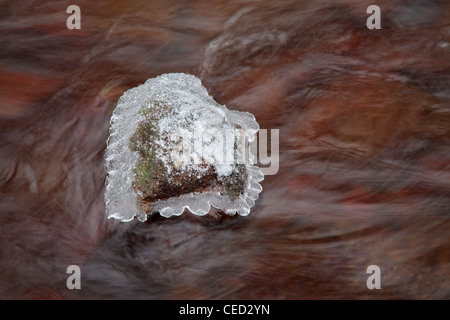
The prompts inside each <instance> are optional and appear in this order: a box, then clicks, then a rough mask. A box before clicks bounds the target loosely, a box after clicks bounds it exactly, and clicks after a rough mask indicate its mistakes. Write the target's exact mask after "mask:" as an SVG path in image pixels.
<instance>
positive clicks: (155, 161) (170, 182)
mask: <svg viewBox="0 0 450 320" xmlns="http://www.w3.org/2000/svg"><path fill="white" fill-rule="evenodd" d="M258 130H259V125H258V123H257V122H256V120H255V117H254V116H253V115H252V114H250V113H247V112H240V111H234V110H228V109H227V108H226V107H225V106H222V105H220V104H218V103H217V102H216V101H215V100H214V99H213V98H212V97H211V96H210V95H209V94H208V92H207V90H206V89H205V88H204V87H203V86H202V84H201V82H200V80H199V79H198V78H196V77H195V76H192V75H187V74H181V73H180V74H164V75H161V76H159V77H156V78H153V79H149V80H147V82H145V84H143V85H140V86H138V87H136V88H133V89H130V90H128V91H127V92H125V93H124V95H123V96H122V97H121V98H120V99H119V103H118V105H117V107H116V109H115V110H114V112H113V115H112V117H111V126H110V136H109V139H108V144H107V148H106V152H105V159H106V170H107V173H108V176H107V179H106V191H105V202H106V214H107V216H108V217H109V218H114V219H117V220H120V221H130V220H132V219H133V218H134V217H135V216H137V217H138V218H139V220H141V221H145V220H146V217H147V214H151V213H153V212H159V213H160V214H161V215H162V216H164V217H170V216H172V215H180V214H182V213H183V212H184V211H185V210H186V209H187V210H189V211H190V212H192V213H194V214H197V215H205V214H207V213H208V212H209V210H210V209H211V206H214V207H216V208H217V209H220V210H222V211H223V212H225V213H226V214H229V215H233V214H235V213H238V214H240V215H247V214H248V213H249V212H250V208H251V207H252V206H253V205H254V204H255V200H256V199H257V198H258V195H259V193H260V192H261V191H262V187H261V186H260V184H259V183H258V182H260V181H262V180H263V178H264V177H263V174H262V173H261V170H260V169H259V168H258V167H257V166H255V165H253V162H254V161H253V160H254V156H253V155H252V153H251V152H249V148H248V146H249V142H251V141H253V140H254V139H255V135H256V133H257V132H258Z"/></svg>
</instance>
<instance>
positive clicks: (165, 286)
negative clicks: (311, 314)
mask: <svg viewBox="0 0 450 320" xmlns="http://www.w3.org/2000/svg"><path fill="white" fill-rule="evenodd" d="M377 2H378V5H379V6H380V7H381V11H382V20H381V25H382V28H381V29H380V30H369V29H367V27H366V19H367V18H368V16H369V15H368V14H367V13H366V9H367V7H368V6H369V5H371V4H372V1H366V0H364V1H355V0H343V1H326V0H323V1H320V0H317V1H293V0H288V1H284V0H283V1H206V0H198V1H175V0H170V1H167V0H164V1H163V0H161V1H130V2H123V1H89V2H88V1H78V2H77V3H78V5H79V6H80V8H81V29H80V30H68V29H67V28H66V19H67V18H68V16H69V15H68V14H67V13H66V8H67V3H66V2H64V1H32V2H31V1H0V39H1V44H2V45H1V49H0V298H13V299H15V298H35V299H52V298H54V299H57V298H62V299H72V298H110V299H114V298H131V299H133V298H150V299H172V298H178V299H180V298H189V299H194V298H199V299H202V298H240V299H263V298H264V299H312V298H332V299H335V298H360V299H371V298H375V299H377V298H402V299H405V298H406V299H408V298H416V299H417V298H434V299H437V298H439V299H443V298H444V299H445V298H447V299H448V298H449V297H450V285H449V272H450V232H449V227H450V197H449V194H450V3H449V2H448V1H437V0H436V1H422V0H411V1H406V0H394V1H377ZM168 72H185V73H191V74H194V75H196V76H197V77H199V78H200V79H201V80H202V82H203V85H204V86H205V87H206V88H207V90H208V92H209V93H210V94H212V95H213V96H214V97H215V99H216V100H217V101H218V102H220V103H221V104H226V105H227V106H228V108H230V109H235V110H242V111H249V112H251V113H253V114H254V115H255V117H256V119H257V120H258V122H259V124H260V126H261V128H264V129H279V130H280V131H279V133H280V146H279V148H280V153H279V158H280V162H279V163H280V167H279V171H278V173H277V174H276V175H270V176H266V178H265V180H264V181H263V182H262V186H263V188H264V190H263V192H262V193H261V195H260V198H259V199H258V201H257V202H256V205H255V207H253V208H252V211H251V213H250V215H249V216H247V217H241V216H235V217H232V218H230V219H224V220H223V221H216V220H215V219H214V218H210V217H197V216H194V215H189V214H184V215H182V216H180V217H172V218H170V219H166V218H163V217H158V216H154V217H152V218H151V219H149V220H148V221H146V222H144V223H142V222H139V221H137V220H135V221H133V222H130V223H123V224H120V223H118V222H116V221H112V220H108V219H106V216H105V204H104V200H103V194H104V191H105V176H106V172H105V169H104V158H103V156H104V151H105V147H106V139H107V137H108V128H109V120H110V116H111V113H112V111H113V109H114V108H115V106H116V104H117V100H118V98H119V97H120V96H121V95H122V94H123V92H124V91H126V90H128V89H130V88H132V87H135V86H137V85H139V84H142V83H144V82H145V81H146V80H147V79H148V78H151V77H155V76H157V75H160V74H162V73H168ZM69 265H78V266H80V268H81V279H82V284H81V285H82V289H81V290H68V289H67V287H66V279H67V277H68V276H69V275H68V274H67V273H66V269H67V266H69ZM370 265H378V266H379V267H380V269H381V287H382V289H381V290H369V289H368V288H367V287H366V280H367V278H368V276H369V274H367V273H366V270H367V267H368V266H370Z"/></svg>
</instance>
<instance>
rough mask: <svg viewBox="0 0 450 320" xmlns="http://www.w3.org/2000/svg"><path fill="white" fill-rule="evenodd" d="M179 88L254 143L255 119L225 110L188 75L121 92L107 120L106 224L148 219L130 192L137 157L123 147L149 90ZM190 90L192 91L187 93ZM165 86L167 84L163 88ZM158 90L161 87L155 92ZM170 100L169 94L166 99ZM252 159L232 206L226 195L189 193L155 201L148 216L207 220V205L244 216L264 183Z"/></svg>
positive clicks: (138, 119) (155, 80)
mask: <svg viewBox="0 0 450 320" xmlns="http://www.w3.org/2000/svg"><path fill="white" fill-rule="evenodd" d="M177 83H178V86H179V87H181V88H182V89H186V87H187V85H189V91H190V92H191V93H192V92H193V90H194V89H196V90H197V91H195V92H194V93H195V94H196V95H199V96H200V98H201V99H202V100H205V101H207V102H208V103H210V104H211V106H212V107H216V108H217V107H218V108H220V109H221V110H220V111H222V112H221V113H224V114H225V116H226V117H227V119H228V120H229V121H230V122H231V123H236V124H239V125H240V126H241V127H242V128H243V129H244V130H246V131H245V132H246V133H247V137H248V141H249V142H251V141H253V140H254V139H255V136H256V133H257V132H258V130H259V125H258V123H257V122H256V119H255V117H254V116H253V115H252V114H251V113H248V112H241V111H236V110H229V109H227V108H226V107H225V106H221V105H219V104H218V103H217V102H216V101H215V100H214V99H213V98H212V97H211V96H210V95H209V94H208V92H207V91H206V89H205V88H204V87H203V86H202V85H201V81H200V80H199V79H198V78H196V77H195V76H192V75H187V74H182V73H178V74H177V73H172V74H164V75H161V76H159V77H156V78H152V79H149V80H147V81H146V82H145V83H144V84H142V85H139V86H138V87H135V88H132V89H130V90H128V91H126V92H125V93H124V94H123V95H122V97H120V99H119V102H118V104H117V107H116V109H115V110H114V111H113V114H112V116H111V120H110V135H109V138H108V140H107V148H106V151H105V160H106V163H105V168H106V171H107V173H108V175H107V178H106V182H105V185H106V189H105V196H104V199H105V204H106V215H107V217H108V218H109V219H116V220H119V221H121V222H127V221H131V220H133V219H134V218H135V217H137V218H138V219H139V220H140V221H145V220H146V219H147V214H146V213H145V212H142V211H141V210H140V209H139V208H138V198H137V196H136V193H135V191H134V188H133V182H134V179H135V176H134V172H133V170H134V168H135V166H136V164H137V161H138V155H137V153H135V152H133V151H131V150H130V148H129V147H128V143H129V140H130V138H131V137H132V135H133V134H134V132H135V130H136V128H137V126H138V124H139V123H140V122H141V121H142V120H143V116H142V115H140V113H139V111H140V110H141V108H142V106H143V105H144V104H145V103H146V102H148V101H149V97H151V96H152V91H154V87H155V86H157V85H159V86H161V84H171V85H172V89H165V90H174V88H173V86H175V89H178V90H179V89H180V88H177ZM191 86H193V87H194V88H191ZM169 87H170V86H169V85H168V86H167V88H169ZM159 89H160V88H159ZM168 95H169V96H170V94H168ZM253 159H254V156H253V155H252V154H250V158H249V163H247V164H245V166H246V170H247V188H246V190H245V192H244V194H242V195H241V196H240V197H239V198H238V199H236V200H234V201H232V200H231V199H229V197H227V196H222V195H220V194H219V193H217V192H203V193H198V192H197V193H191V194H185V195H181V196H179V197H173V198H170V199H167V200H158V201H156V202H155V203H154V204H153V205H152V209H153V211H154V212H155V211H159V213H160V214H161V215H162V216H164V217H167V218H169V217H171V216H173V215H176V216H178V215H181V214H182V213H183V212H184V211H185V210H186V209H187V210H189V211H190V212H192V213H193V214H196V215H206V214H207V213H208V212H209V211H210V210H211V206H213V207H215V208H217V209H221V210H223V211H224V212H225V213H226V214H228V215H234V214H236V213H238V214H239V215H243V216H245V215H248V214H249V213H250V209H251V207H253V206H254V204H255V201H256V200H257V198H258V196H259V193H260V192H261V191H262V187H261V185H260V184H259V182H261V181H262V180H264V175H263V174H262V172H261V170H260V168H259V167H257V166H255V165H252V163H253Z"/></svg>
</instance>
